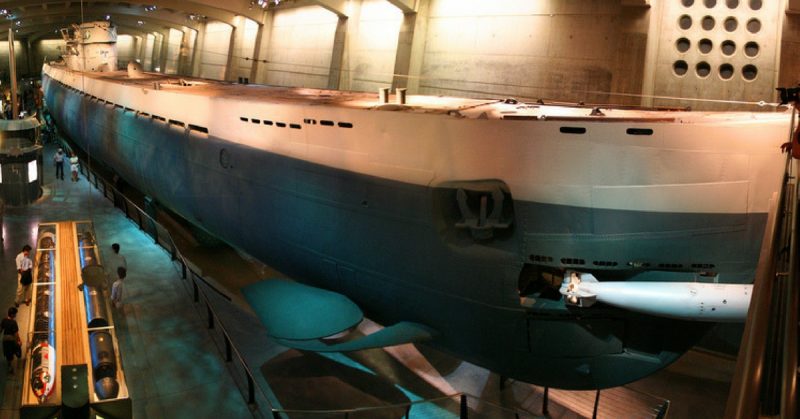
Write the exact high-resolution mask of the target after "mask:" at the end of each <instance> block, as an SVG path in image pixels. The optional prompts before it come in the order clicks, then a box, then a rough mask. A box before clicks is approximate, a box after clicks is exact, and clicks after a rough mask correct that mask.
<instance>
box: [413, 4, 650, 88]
mask: <svg viewBox="0 0 800 419" xmlns="http://www.w3.org/2000/svg"><path fill="white" fill-rule="evenodd" d="M646 15H647V9H640V8H635V9H634V10H633V11H631V10H630V9H628V8H623V7H621V6H620V5H619V1H604V0H593V1H592V0H586V1H573V2H565V1H535V2H532V1H524V0H521V1H516V0H509V1H506V2H504V4H503V7H498V5H497V4H495V3H493V2H485V1H480V0H435V1H432V2H431V8H430V18H429V21H428V29H427V37H426V40H425V51H424V57H423V65H422V71H421V75H420V77H421V78H420V81H419V87H420V89H419V90H420V93H425V94H444V95H457V96H471V97H487V96H498V95H499V96H510V97H526V98H545V99H560V100H573V101H579V100H584V101H592V102H609V101H611V100H613V98H611V97H610V96H609V95H608V94H607V93H604V92H611V91H612V90H614V89H615V88H616V89H617V90H620V91H623V92H637V91H639V90H640V85H639V83H637V82H636V81H635V80H636V79H639V80H641V77H635V78H633V80H632V78H631V77H630V75H629V74H623V72H624V73H627V72H628V71H629V70H630V69H634V71H636V70H635V69H638V68H642V67H643V65H644V57H645V56H644V53H645V47H646V40H647V34H646V30H647V27H646V26H645V25H643V24H642V21H645V22H646V18H645V17H646ZM593 92H603V93H593Z"/></svg>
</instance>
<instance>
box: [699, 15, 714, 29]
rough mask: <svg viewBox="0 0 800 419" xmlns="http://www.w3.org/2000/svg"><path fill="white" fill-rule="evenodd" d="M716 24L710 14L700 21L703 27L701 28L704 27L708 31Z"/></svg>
mask: <svg viewBox="0 0 800 419" xmlns="http://www.w3.org/2000/svg"><path fill="white" fill-rule="evenodd" d="M716 24H717V22H716V21H714V18H713V17H711V16H706V17H704V18H703V21H702V22H701V23H700V25H701V26H702V27H703V29H705V30H707V31H710V30H712V29H714V25H716Z"/></svg>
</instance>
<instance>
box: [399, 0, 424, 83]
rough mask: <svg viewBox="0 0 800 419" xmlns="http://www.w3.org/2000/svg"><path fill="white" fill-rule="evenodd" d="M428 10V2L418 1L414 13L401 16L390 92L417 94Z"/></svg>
mask: <svg viewBox="0 0 800 419" xmlns="http://www.w3.org/2000/svg"><path fill="white" fill-rule="evenodd" d="M429 8H430V0H419V1H418V3H417V11H416V13H415V12H409V13H404V14H403V23H402V25H401V26H400V35H399V36H398V37H397V53H396V56H395V60H394V74H395V76H394V78H393V79H392V90H394V89H396V88H398V87H404V88H407V89H408V93H412V94H415V93H418V92H419V76H420V72H421V71H422V60H423V57H424V54H425V38H426V36H427V33H428V10H429ZM404 76H405V77H404Z"/></svg>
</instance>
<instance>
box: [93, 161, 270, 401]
mask: <svg viewBox="0 0 800 419" xmlns="http://www.w3.org/2000/svg"><path fill="white" fill-rule="evenodd" d="M87 166H88V165H84V164H81V165H79V168H80V170H81V172H82V173H83V175H84V176H86V180H87V181H88V182H89V184H91V185H94V187H95V189H97V190H100V185H99V184H98V180H99V181H100V182H102V186H103V191H102V192H103V196H104V197H105V198H106V199H108V200H110V201H111V202H112V203H113V204H114V205H115V206H116V202H115V201H114V199H115V197H120V198H121V199H122V200H123V201H122V202H123V203H124V207H123V208H120V210H122V211H124V212H125V216H126V217H128V218H130V219H131V220H133V218H132V217H131V216H130V214H129V213H128V209H129V208H130V206H132V207H133V208H135V210H136V213H137V216H138V217H137V218H138V226H139V228H140V229H142V230H143V231H145V232H147V230H145V229H144V225H143V223H142V216H145V217H146V218H147V219H148V220H149V221H150V222H151V223H152V225H153V226H154V227H155V230H156V231H155V232H154V234H155V236H156V237H155V241H156V244H158V245H160V246H161V247H162V248H164V250H167V251H168V252H169V253H170V255H171V257H172V259H173V260H178V261H179V262H180V263H181V265H182V267H183V268H184V272H183V278H184V279H186V270H188V271H189V272H190V273H191V278H192V283H193V285H194V292H195V299H194V301H195V302H198V298H197V297H198V294H199V295H202V296H203V300H204V302H205V305H206V309H207V310H208V314H209V321H210V325H209V329H211V328H213V323H211V322H213V319H215V318H216V319H218V318H219V316H218V315H217V313H216V311H215V310H214V309H213V307H212V306H211V304H209V299H208V296H207V295H205V291H203V289H202V288H199V287H197V284H196V283H195V282H194V279H195V278H199V279H200V280H201V281H203V283H205V284H206V285H208V286H209V287H210V288H211V289H212V290H214V291H215V292H217V293H219V294H221V295H222V296H224V297H226V298H228V299H230V298H229V297H227V296H226V295H225V294H224V293H222V292H221V291H220V290H218V289H216V288H215V287H214V286H213V285H211V284H210V283H209V282H208V281H207V280H206V279H205V278H203V276H202V275H200V274H198V273H197V272H195V271H194V270H192V269H191V267H190V266H191V265H189V264H187V262H186V259H185V257H184V256H183V254H181V253H180V250H179V249H178V247H177V246H176V245H175V241H174V240H173V239H172V235H170V234H169V231H168V230H167V229H166V228H164V226H162V225H161V224H160V223H158V222H157V221H156V220H155V219H154V218H153V217H151V216H150V215H148V214H147V213H146V212H145V211H144V210H143V209H141V208H139V206H137V205H136V204H135V203H134V202H133V201H131V200H130V199H129V198H128V197H127V196H125V195H124V194H123V193H122V192H121V191H119V190H118V189H117V188H116V187H114V186H113V185H111V184H110V183H109V182H108V181H107V180H105V179H104V178H102V177H101V176H98V174H97V172H96V171H94V170H92V169H90V168H88V167H87ZM90 175H93V176H94V183H92V180H91V177H90ZM109 189H110V190H111V196H110V197H109V196H108V193H107V191H108V190H109ZM158 228H161V230H163V231H164V233H165V235H166V237H164V236H161V235H160V234H159V233H158ZM159 238H161V239H164V238H166V239H168V240H169V244H170V247H171V248H170V249H168V248H167V247H166V246H164V244H163V243H161V242H160V241H159ZM217 323H219V325H220V328H221V332H222V335H223V337H224V339H225V349H226V359H225V361H226V362H230V361H231V360H232V354H235V355H236V358H237V359H238V360H239V364H240V365H241V366H242V368H243V369H244V372H245V374H246V375H247V378H248V380H247V386H248V397H247V398H248V404H256V402H255V391H254V390H255V388H258V390H259V392H260V393H261V395H262V397H263V398H264V400H266V402H267V404H269V405H270V406H269V408H270V410H271V409H272V405H271V403H270V400H269V397H267V395H266V393H265V392H264V389H262V388H261V386H260V385H259V384H258V382H257V381H256V380H255V379H254V377H255V375H254V374H253V372H252V371H251V369H250V367H249V366H248V364H247V361H245V359H244V357H243V356H242V354H241V353H240V352H239V350H238V349H237V348H236V346H235V345H233V344H232V339H231V337H230V333H229V332H228V330H227V329H226V328H225V325H224V324H222V323H221V322H217Z"/></svg>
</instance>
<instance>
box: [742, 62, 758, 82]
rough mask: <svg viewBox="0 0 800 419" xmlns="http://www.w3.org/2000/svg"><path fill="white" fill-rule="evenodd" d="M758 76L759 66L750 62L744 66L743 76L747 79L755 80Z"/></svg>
mask: <svg viewBox="0 0 800 419" xmlns="http://www.w3.org/2000/svg"><path fill="white" fill-rule="evenodd" d="M756 76H758V68H756V66H754V65H752V64H748V65H746V66H744V67H742V77H744V79H745V80H755V79H756Z"/></svg>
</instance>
